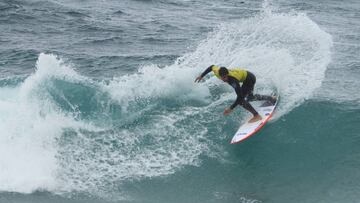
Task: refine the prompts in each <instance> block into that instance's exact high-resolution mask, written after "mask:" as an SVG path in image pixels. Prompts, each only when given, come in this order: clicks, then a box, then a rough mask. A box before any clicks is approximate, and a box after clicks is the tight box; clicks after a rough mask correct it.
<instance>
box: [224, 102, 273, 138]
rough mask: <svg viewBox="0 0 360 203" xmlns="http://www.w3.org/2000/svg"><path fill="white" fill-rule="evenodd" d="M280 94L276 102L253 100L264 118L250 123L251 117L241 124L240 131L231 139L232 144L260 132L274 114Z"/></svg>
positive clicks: (254, 105) (253, 104)
mask: <svg viewBox="0 0 360 203" xmlns="http://www.w3.org/2000/svg"><path fill="white" fill-rule="evenodd" d="M278 101H279V96H277V99H276V102H275V103H271V102H269V101H261V102H259V101H258V102H254V103H253V102H252V103H251V105H252V106H253V107H254V108H255V109H256V111H257V112H258V113H259V114H260V115H261V117H262V119H261V120H259V121H256V122H253V123H249V120H250V119H251V118H249V119H248V120H247V121H246V123H244V124H243V125H241V126H240V128H239V129H238V131H237V132H236V133H235V135H234V137H233V138H232V140H231V142H230V143H231V144H236V143H239V142H241V141H243V140H245V139H246V138H248V137H250V136H251V135H253V134H255V133H256V132H258V131H259V130H260V129H261V128H262V127H263V126H264V125H265V124H266V123H267V122H268V121H269V119H270V118H271V116H272V115H273V113H274V111H275V108H276V106H277V104H278Z"/></svg>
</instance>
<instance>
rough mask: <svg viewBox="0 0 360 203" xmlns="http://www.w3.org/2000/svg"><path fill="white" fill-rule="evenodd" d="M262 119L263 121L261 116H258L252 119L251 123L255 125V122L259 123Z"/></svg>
mask: <svg viewBox="0 0 360 203" xmlns="http://www.w3.org/2000/svg"><path fill="white" fill-rule="evenodd" d="M261 119H262V118H261V116H260V115H259V114H258V115H256V116H254V117H252V118H251V119H250V120H249V123H254V122H256V121H259V120H261Z"/></svg>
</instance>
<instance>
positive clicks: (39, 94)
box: [0, 54, 81, 193]
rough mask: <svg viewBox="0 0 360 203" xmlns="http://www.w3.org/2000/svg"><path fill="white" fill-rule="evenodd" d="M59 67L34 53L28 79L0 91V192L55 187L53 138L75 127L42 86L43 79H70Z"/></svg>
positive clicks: (67, 71) (50, 58)
mask: <svg viewBox="0 0 360 203" xmlns="http://www.w3.org/2000/svg"><path fill="white" fill-rule="evenodd" d="M61 63H62V62H61V61H60V60H59V59H57V58H56V57H55V56H54V55H46V54H40V56H39V60H38V62H37V69H36V72H35V73H34V74H33V75H31V76H30V77H28V78H27V79H26V80H25V81H24V82H23V83H22V84H20V85H19V86H18V87H14V88H6V87H5V88H1V89H0V92H1V94H0V95H2V97H1V98H0V115H1V116H0V130H1V133H0V140H1V141H0V191H15V192H24V193H29V192H33V191H34V190H39V189H46V190H50V191H52V190H54V189H56V188H59V185H61V183H60V182H59V179H58V175H59V174H58V173H57V172H58V160H57V158H56V156H57V148H58V146H57V145H56V138H58V137H59V136H61V134H62V132H63V129H64V128H67V127H79V126H81V123H79V122H76V121H74V120H73V119H72V118H71V117H68V116H66V115H64V114H62V113H61V111H60V110H59V109H58V108H57V107H56V106H55V105H53V104H52V102H51V100H50V99H49V98H48V97H47V92H46V91H45V89H44V88H43V87H44V86H46V83H47V80H48V79H49V78H56V77H58V78H65V77H66V78H67V79H70V78H74V77H76V74H75V73H74V72H73V71H72V70H71V69H70V68H67V67H66V66H62V65H61ZM68 76H71V77H68Z"/></svg>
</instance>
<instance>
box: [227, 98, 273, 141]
mask: <svg viewBox="0 0 360 203" xmlns="http://www.w3.org/2000/svg"><path fill="white" fill-rule="evenodd" d="M275 105H276V104H275ZM275 108H276V106H275V107H274V109H273V111H272V112H271V113H270V115H269V117H267V119H265V121H264V122H263V123H262V124H261V125H259V127H257V128H256V129H255V130H254V131H253V132H252V133H250V134H249V135H248V136H246V137H244V138H243V139H241V140H239V141H237V142H232V141H230V144H237V143H239V142H241V141H243V140H245V139H246V138H248V137H250V136H251V135H253V134H255V133H257V132H258V131H259V130H260V129H261V128H262V127H263V126H264V125H265V124H266V123H267V122H268V120H269V119H270V118H271V116H272V115H273V113H274V111H275Z"/></svg>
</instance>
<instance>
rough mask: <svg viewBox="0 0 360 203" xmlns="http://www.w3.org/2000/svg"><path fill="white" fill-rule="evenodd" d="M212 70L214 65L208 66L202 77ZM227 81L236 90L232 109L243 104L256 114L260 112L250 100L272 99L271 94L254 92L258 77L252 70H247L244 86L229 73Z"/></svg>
mask: <svg viewBox="0 0 360 203" xmlns="http://www.w3.org/2000/svg"><path fill="white" fill-rule="evenodd" d="M211 71H212V66H210V67H208V68H207V69H206V70H205V71H204V72H203V73H202V74H201V77H204V76H205V75H206V74H208V73H210V72H211ZM227 83H228V84H229V85H231V87H233V88H234V90H235V92H236V95H237V97H236V100H235V102H234V103H233V104H232V105H231V106H230V109H231V110H233V109H234V108H235V107H236V106H237V105H241V106H243V107H244V108H245V109H246V110H248V111H250V112H251V113H252V114H253V115H254V116H256V115H258V112H257V111H256V110H255V109H254V107H253V106H252V105H251V104H250V103H249V101H254V100H272V97H271V96H264V95H259V94H255V95H254V94H253V91H254V86H255V83H256V77H255V75H254V74H252V73H251V72H249V71H247V76H246V79H245V80H244V82H243V84H242V86H240V81H239V80H237V79H236V78H234V77H232V76H230V75H228V81H227Z"/></svg>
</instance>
